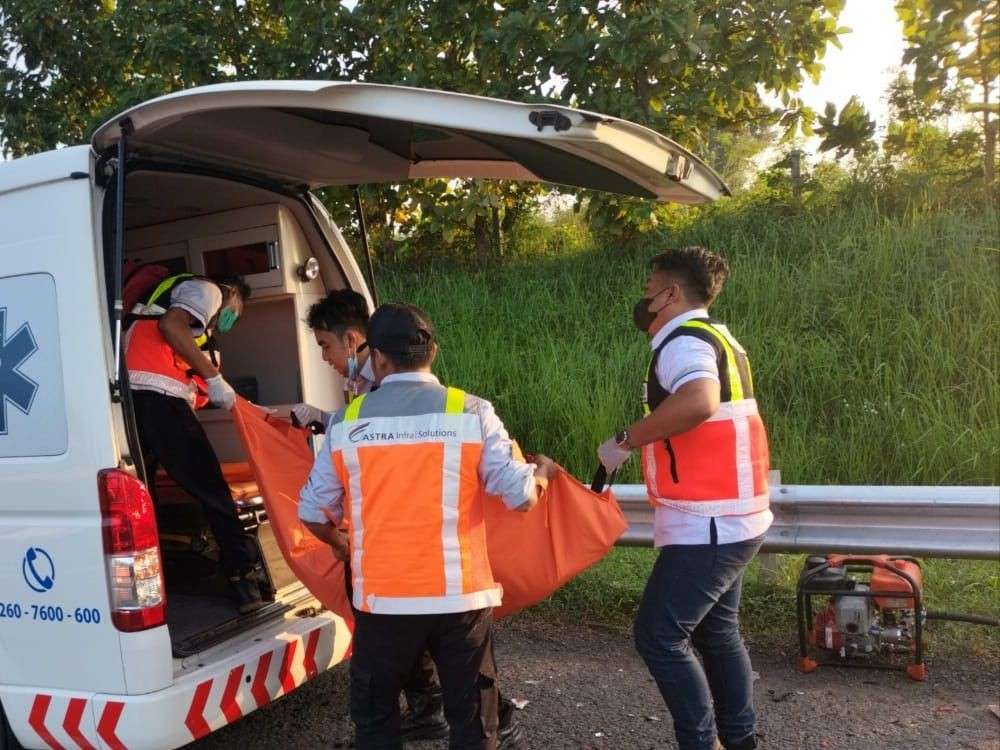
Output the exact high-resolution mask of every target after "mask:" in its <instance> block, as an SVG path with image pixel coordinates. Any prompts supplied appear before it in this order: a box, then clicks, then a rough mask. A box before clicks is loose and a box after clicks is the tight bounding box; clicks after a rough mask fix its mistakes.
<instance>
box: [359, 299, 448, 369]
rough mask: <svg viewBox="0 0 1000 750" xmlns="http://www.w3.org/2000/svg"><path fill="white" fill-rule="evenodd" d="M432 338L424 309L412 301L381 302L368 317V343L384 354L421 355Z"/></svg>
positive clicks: (432, 327) (429, 346) (431, 331)
mask: <svg viewBox="0 0 1000 750" xmlns="http://www.w3.org/2000/svg"><path fill="white" fill-rule="evenodd" d="M434 342H435V337H434V326H433V325H432V324H431V320H430V318H429V317H427V313H425V312H424V311H423V310H421V309H420V308H419V307H416V306H415V305H400V304H395V303H391V302H390V303H386V304H384V305H380V306H379V308H378V309H377V310H376V311H375V312H374V313H373V314H372V317H371V319H370V320H369V321H368V346H370V347H371V348H372V349H378V350H379V351H382V352H385V353H386V354H403V355H406V354H409V355H412V356H417V357H419V356H421V355H424V354H427V353H428V352H429V351H430V348H431V346H432V345H433V344H434Z"/></svg>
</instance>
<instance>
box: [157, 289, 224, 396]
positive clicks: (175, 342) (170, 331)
mask: <svg viewBox="0 0 1000 750" xmlns="http://www.w3.org/2000/svg"><path fill="white" fill-rule="evenodd" d="M200 322H201V321H199V320H198V319H197V318H195V317H194V316H193V315H192V314H191V313H189V312H188V311H187V310H184V309H182V308H180V307H171V308H170V309H169V310H167V312H166V313H164V314H163V315H162V316H161V317H160V321H159V323H158V324H157V325H158V326H159V328H160V334H161V335H162V336H163V339H164V341H166V342H167V343H168V344H170V348H171V349H173V350H174V351H175V352H176V353H177V355H178V356H179V357H180V358H181V359H183V360H184V361H185V362H187V363H188V364H189V365H190V366H191V369H192V370H194V371H195V372H196V373H198V374H199V375H201V376H202V377H203V378H204V379H205V380H211V379H212V378H214V377H215V376H216V375H218V374H219V370H218V369H217V368H216V366H215V365H213V364H212V360H210V359H209V358H208V357H207V356H206V355H205V352H203V351H202V350H201V349H199V348H198V345H197V344H196V343H195V342H194V338H195V336H197V335H199V334H198V333H197V329H196V324H198V323H200Z"/></svg>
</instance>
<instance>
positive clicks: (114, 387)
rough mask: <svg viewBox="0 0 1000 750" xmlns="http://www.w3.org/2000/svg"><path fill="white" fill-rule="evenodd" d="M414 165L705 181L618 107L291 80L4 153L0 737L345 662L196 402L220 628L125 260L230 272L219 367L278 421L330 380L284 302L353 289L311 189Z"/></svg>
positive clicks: (95, 725) (341, 636)
mask: <svg viewBox="0 0 1000 750" xmlns="http://www.w3.org/2000/svg"><path fill="white" fill-rule="evenodd" d="M122 164H124V165H125V168H124V169H122ZM435 177H440V178H472V179H511V180H528V181H544V182H549V183H556V184H561V185H568V186H574V187H583V188H591V189H596V190H605V191H610V192H616V193H623V194H627V195H634V196H640V197H645V198H649V199H654V200H661V201H675V202H681V203H701V202H706V201H710V200H713V199H715V198H717V197H718V196H720V195H723V194H725V193H726V192H727V191H726V187H725V185H724V184H723V183H722V182H721V180H720V179H719V178H718V176H717V175H715V173H714V172H712V170H711V169H709V168H708V167H707V166H706V165H704V164H703V163H702V162H701V161H700V160H698V159H697V157H695V156H693V155H692V154H690V153H689V152H687V151H686V150H684V149H683V148H681V147H680V146H678V145H677V144H675V143H673V142H672V141H670V140H668V139H666V138H664V137H662V136H660V135H658V134H656V133H654V132H653V131H650V130H648V129H646V128H643V127H640V126H637V125H634V124H632V123H628V122H625V121H622V120H618V119H616V118H611V117H607V116H604V115H597V114H593V113H589V112H582V111H578V110H572V109H568V108H562V107H554V106H550V105H542V104H538V105H530V104H518V103H513V102H506V101H500V100H495V99H488V98H483V97H474V96H467V95H461V94H454V93H446V92H436V91H427V90H419V89H409V88H403V87H395V86H381V85H374V84H352V83H331V82H305V81H299V82H289V81H285V82H247V83H237V84H224V85H219V86H210V87H204V88H200V89H193V90H190V91H186V92H180V93H178V94H172V95H169V96H165V97H161V98H159V99H155V100H153V101H151V102H148V103H145V104H142V105H139V106H137V107H134V108H132V109H131V110H128V111H126V112H125V113H123V114H122V115H121V116H119V117H116V118H115V119H113V120H112V121H110V122H108V123H107V124H106V125H104V126H103V127H101V128H100V129H99V130H98V131H97V132H96V133H95V135H94V137H93V140H92V144H91V146H90V147H86V146H79V147H74V148H67V149H62V150H60V151H56V152H49V153H46V154H41V155H37V156H33V157H28V158H25V159H19V160H15V161H13V162H9V163H6V164H3V165H2V166H0V222H2V224H3V225H4V226H5V227H7V228H8V229H7V231H6V236H5V237H4V238H2V239H0V243H3V244H0V345H3V346H4V347H5V349H4V350H3V352H0V389H4V388H6V389H7V390H5V391H4V392H3V393H0V540H2V541H0V706H2V713H0V750H9V748H16V747H22V746H23V747H56V746H64V747H88V746H93V747H129V748H133V747H150V748H152V747H157V748H168V747H178V746H180V745H182V744H184V743H186V742H188V741H190V740H191V739H193V738H197V737H200V736H203V735H204V734H207V733H208V732H209V731H212V730H214V729H217V728H219V727H220V726H223V725H225V724H226V723H229V722H230V721H234V720H236V719H238V718H239V717H240V716H242V715H245V714H246V713H247V712H248V711H251V710H253V709H254V708H256V707H259V706H260V705H263V704H264V703H266V702H268V701H269V700H271V699H273V698H275V697H278V696H279V695H282V694H284V693H287V692H288V691H290V690H291V689H294V688H295V687H296V686H297V685H298V684H299V683H300V682H302V681H304V680H305V679H308V678H309V677H312V676H315V674H316V673H318V672H319V671H322V670H323V669H326V668H328V667H329V666H331V665H333V664H335V663H336V662H337V661H339V660H341V659H342V658H343V657H344V654H345V652H346V650H347V646H348V644H349V638H350V635H349V632H347V630H346V628H344V627H343V622H342V621H339V622H338V620H339V618H336V617H334V616H333V615H331V614H330V613H328V612H323V611H322V608H321V607H320V606H319V605H318V602H317V601H316V600H315V599H314V598H313V597H312V595H311V594H310V592H309V591H308V590H306V589H305V588H304V587H303V586H302V584H301V583H300V582H299V581H298V580H297V579H296V577H295V575H294V574H293V573H292V571H291V570H290V568H289V567H288V565H287V564H286V563H285V561H284V560H283V559H282V556H281V553H280V551H279V550H278V547H277V545H276V544H275V536H274V530H273V529H272V528H271V525H270V521H269V519H268V518H267V513H266V510H265V509H264V507H263V503H262V502H261V498H260V493H259V491H258V488H257V486H256V483H255V482H254V478H253V475H252V474H251V473H250V471H249V469H248V467H247V463H246V461H247V456H246V455H245V454H244V451H243V448H242V446H241V444H240V441H239V439H238V436H237V433H236V430H235V428H234V425H233V420H232V415H231V414H230V413H229V412H227V411H225V410H223V409H218V408H212V407H209V408H204V409H201V410H199V411H198V413H197V416H198V419H199V420H200V422H201V424H202V425H203V426H204V428H205V430H206V433H207V435H208V437H209V440H210V441H211V443H212V446H213V448H214V449H215V452H216V454H217V455H218V457H219V459H220V461H221V462H222V464H223V467H224V470H225V473H226V477H227V481H228V482H229V485H230V487H231V489H232V494H233V502H234V503H235V505H236V508H237V511H238V514H239V517H240V519H241V521H242V523H243V526H244V528H245V530H246V531H247V532H248V533H251V534H253V535H254V536H255V538H256V539H257V541H258V542H259V545H260V548H261V550H262V553H263V558H264V561H265V565H266V568H267V571H268V575H269V578H270V581H271V584H272V586H273V601H271V602H269V603H268V605H267V606H265V607H264V608H262V609H259V610H257V611H255V612H253V613H251V614H249V615H245V616H240V614H239V612H238V610H237V609H236V607H235V604H234V603H233V601H232V599H231V597H230V594H229V592H228V590H227V588H226V586H225V583H226V582H225V580H224V579H223V578H222V577H221V575H220V574H219V573H218V570H219V568H218V564H217V546H216V545H215V543H214V542H213V540H212V538H211V535H210V533H209V532H208V529H207V524H206V523H205V520H204V517H203V514H202V513H201V511H200V508H199V505H198V503H197V502H195V501H194V499H193V498H192V497H190V496H189V495H187V493H185V492H184V490H183V489H181V488H180V487H179V486H178V485H177V484H176V483H175V482H173V481H172V480H171V479H170V478H169V477H168V476H166V475H163V474H162V473H158V474H156V475H154V476H145V472H144V471H143V468H142V461H141V459H140V456H141V455H142V453H141V446H140V444H139V440H138V432H137V430H136V425H135V419H134V415H133V412H132V404H131V398H130V391H129V388H128V381H127V372H126V370H125V368H124V366H123V365H122V364H121V361H122V340H123V338H124V337H125V336H127V323H128V320H127V318H126V319H125V321H124V322H125V323H126V326H125V328H126V330H125V331H124V334H123V332H122V326H121V322H122V319H123V318H125V314H126V313H127V312H128V311H127V310H123V309H120V301H121V299H122V287H123V267H124V266H125V264H126V263H130V264H133V265H134V264H156V265H162V266H164V267H166V268H167V269H169V271H170V272H171V273H172V274H179V273H192V274H196V275H205V276H215V275H219V274H240V275H242V276H243V277H244V278H245V279H246V281H247V282H248V283H249V285H250V287H251V288H252V290H253V291H252V295H251V297H250V299H249V300H248V302H247V304H246V305H245V307H244V312H243V315H242V317H241V319H240V321H239V323H238V325H237V326H236V327H235V328H233V330H232V331H231V332H229V333H227V334H225V335H221V336H219V337H218V339H217V340H218V348H219V352H220V364H221V370H222V373H223V375H224V376H225V378H226V380H227V381H228V382H229V383H231V384H232V385H233V386H234V388H235V389H236V390H237V392H238V393H240V394H241V395H242V396H244V397H245V398H247V399H248V400H250V401H252V402H254V403H256V404H258V405H260V406H262V407H267V408H271V409H276V410H277V411H278V413H279V414H282V415H287V414H288V411H289V407H290V406H291V405H293V404H296V403H300V402H308V403H310V404H314V405H316V406H319V407H321V408H323V409H325V410H330V411H332V410H334V409H336V408H338V407H339V406H340V405H341V404H342V399H343V383H342V382H341V379H340V377H339V375H337V373H336V372H335V371H334V370H333V368H331V367H329V366H327V365H326V364H325V363H324V362H323V361H322V359H321V357H320V352H319V349H318V347H317V346H316V345H315V342H314V341H313V338H312V335H311V333H310V332H309V330H308V328H307V327H306V326H305V324H304V320H305V318H306V313H307V310H308V308H309V307H310V305H312V304H313V303H314V302H316V301H318V300H320V299H321V298H322V297H323V296H324V295H325V294H326V292H327V291H328V290H331V289H340V288H345V287H348V288H352V289H355V290H358V291H360V292H361V293H363V294H365V295H369V282H372V280H371V279H370V278H369V279H368V280H366V279H365V278H364V276H363V274H362V272H361V270H360V268H359V266H358V264H357V263H356V262H355V259H354V257H353V255H352V252H351V248H350V247H349V246H348V244H347V243H346V242H345V239H344V237H343V235H342V234H341V232H340V230H339V229H338V227H337V226H336V225H335V224H334V223H333V222H332V221H331V219H330V217H329V216H328V214H327V212H326V210H325V209H324V208H323V206H322V204H321V203H320V201H319V200H318V199H317V198H316V197H315V196H314V195H313V193H312V191H313V190H315V189H317V188H320V187H323V186H328V185H363V184H367V183H399V182H402V181H405V180H409V179H415V178H435ZM369 299H370V297H369ZM23 330H27V331H29V332H30V335H31V337H32V343H33V345H34V346H35V349H37V352H38V353H37V354H36V353H35V351H34V350H32V351H31V352H30V353H27V354H26V352H28V348H27V342H26V340H23V339H21V338H15V335H18V336H19V335H20V334H15V332H19V331H23ZM22 341H24V346H23V347H22V346H21V342H22ZM10 342H16V343H15V345H14V346H16V347H17V348H16V349H15V348H14V346H12V345H11V343H10ZM15 355H16V356H17V359H16V361H15V360H14V359H13V357H14V356H15ZM18 378H23V379H24V381H25V382H27V383H28V385H27V386H25V385H24V383H22V382H21V380H19V379H18ZM18 388H20V389H21V390H17V389H18ZM25 388H30V389H31V402H30V403H27V402H26V401H25V400H24V399H22V400H18V398H19V397H20V396H22V395H23V393H22V392H23V390H24V389H25ZM36 420H38V421H36ZM41 420H45V421H44V422H43V421H41ZM147 487H155V496H156V499H155V504H154V503H153V502H151V501H149V500H148V499H147V495H146V493H147ZM154 509H155V511H154ZM109 529H111V530H114V531H113V533H112V532H109ZM140 545H144V546H142V547H141V548H140ZM39 613H41V614H39ZM41 644H44V646H42V645H41ZM140 697H141V699H140ZM116 743H118V744H116Z"/></svg>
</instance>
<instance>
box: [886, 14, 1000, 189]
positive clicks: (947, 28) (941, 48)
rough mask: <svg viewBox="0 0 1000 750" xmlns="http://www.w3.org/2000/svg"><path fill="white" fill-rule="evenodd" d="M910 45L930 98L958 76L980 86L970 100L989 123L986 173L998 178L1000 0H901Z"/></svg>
mask: <svg viewBox="0 0 1000 750" xmlns="http://www.w3.org/2000/svg"><path fill="white" fill-rule="evenodd" d="M896 13H897V15H898V16H899V19H900V21H902V23H903V35H904V36H905V38H906V41H907V44H908V46H907V49H906V51H905V52H904V53H903V62H904V64H908V63H913V65H914V67H915V70H916V74H915V76H914V86H915V89H916V92H917V94H918V95H920V96H921V97H922V98H923V99H924V101H926V102H928V103H934V102H936V101H938V100H939V99H940V98H941V97H942V96H943V95H944V93H945V92H946V91H948V89H949V86H951V85H953V84H954V83H955V82H956V81H958V82H966V83H969V84H972V85H973V86H975V87H976V89H977V93H978V94H979V96H980V97H981V99H980V100H979V101H975V102H972V103H970V104H968V105H967V107H966V108H967V110H968V111H971V112H978V113H979V114H980V116H981V119H982V127H983V143H984V150H983V177H984V180H985V182H986V184H987V185H993V184H994V182H995V180H996V143H997V121H996V120H995V119H994V117H993V116H994V115H996V114H998V112H1000V109H998V103H997V101H996V100H995V99H994V98H993V95H994V93H995V91H996V89H997V86H998V84H1000V0H897V2H896Z"/></svg>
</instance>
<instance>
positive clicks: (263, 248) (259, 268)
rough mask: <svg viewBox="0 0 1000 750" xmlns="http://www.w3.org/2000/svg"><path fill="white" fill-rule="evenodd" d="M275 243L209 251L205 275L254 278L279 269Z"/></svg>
mask: <svg viewBox="0 0 1000 750" xmlns="http://www.w3.org/2000/svg"><path fill="white" fill-rule="evenodd" d="M275 249H276V248H274V243H273V242H250V243H247V244H245V245H234V246H232V247H223V248H219V249H218V250H208V251H206V252H205V254H204V258H205V274H206V275H208V276H221V275H227V274H239V275H240V276H252V275H254V274H258V273H267V272H268V271H273V270H274V269H276V268H277V267H278V264H277V253H276V252H275Z"/></svg>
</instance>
